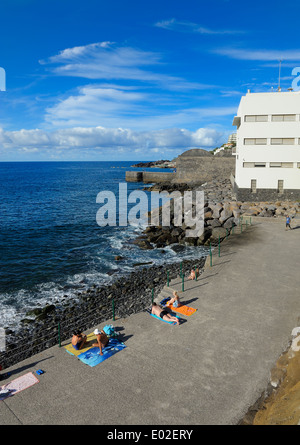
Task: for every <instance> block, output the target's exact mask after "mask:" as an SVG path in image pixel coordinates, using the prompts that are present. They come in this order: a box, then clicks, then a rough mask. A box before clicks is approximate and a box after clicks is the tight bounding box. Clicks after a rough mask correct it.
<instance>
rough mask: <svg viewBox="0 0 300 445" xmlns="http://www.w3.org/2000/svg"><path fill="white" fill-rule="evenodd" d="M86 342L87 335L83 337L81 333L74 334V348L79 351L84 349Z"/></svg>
mask: <svg viewBox="0 0 300 445" xmlns="http://www.w3.org/2000/svg"><path fill="white" fill-rule="evenodd" d="M86 340H87V336H86V335H83V334H82V333H81V332H80V331H76V332H74V334H73V337H72V345H73V348H74V349H76V350H77V351H78V350H79V349H82V348H83V346H84V345H85V343H86Z"/></svg>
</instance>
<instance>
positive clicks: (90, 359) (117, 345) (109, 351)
mask: <svg viewBox="0 0 300 445" xmlns="http://www.w3.org/2000/svg"><path fill="white" fill-rule="evenodd" d="M124 348H126V345H125V344H124V343H123V342H122V341H120V340H118V339H117V338H111V339H110V340H109V343H108V345H107V346H105V347H104V348H102V353H103V355H100V351H99V348H98V347H93V348H90V349H88V350H87V351H85V352H82V353H81V354H79V355H78V356H77V357H78V358H79V360H81V361H82V362H83V363H85V364H86V365H89V366H92V367H93V366H96V365H98V364H99V363H102V362H104V360H106V359H108V358H109V357H111V356H113V355H115V354H116V353H117V352H119V351H122V350H123V349H124Z"/></svg>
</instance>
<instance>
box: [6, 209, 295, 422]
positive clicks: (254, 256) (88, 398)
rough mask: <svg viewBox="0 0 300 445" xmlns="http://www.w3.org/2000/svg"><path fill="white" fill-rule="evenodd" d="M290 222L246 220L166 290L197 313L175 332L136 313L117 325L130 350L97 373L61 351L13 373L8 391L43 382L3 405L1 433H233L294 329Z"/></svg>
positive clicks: (41, 356)
mask: <svg viewBox="0 0 300 445" xmlns="http://www.w3.org/2000/svg"><path fill="white" fill-rule="evenodd" d="M293 223H294V225H296V220H294V221H293ZM297 223H298V229H296V230H290V231H285V223H284V219H269V218H268V219H267V218H265V219H264V218H256V219H254V218H252V225H251V226H250V227H249V226H248V228H247V230H245V226H244V227H243V232H242V233H235V234H234V235H232V236H230V237H229V239H228V240H226V241H224V242H223V243H222V244H221V256H220V258H219V257H218V252H217V251H215V252H214V255H213V266H212V267H210V265H209V262H208V265H207V267H206V269H205V272H204V273H203V274H202V275H201V276H200V277H199V279H198V280H197V281H193V282H191V281H186V282H185V291H184V293H181V282H180V280H179V279H177V280H173V281H171V283H170V287H171V288H174V289H178V290H179V293H180V295H181V297H182V299H183V300H184V301H186V302H187V303H189V304H190V305H191V306H193V307H195V308H197V309H198V311H197V312H196V313H195V314H194V315H192V316H191V317H186V318H187V321H186V322H185V323H183V324H182V325H180V326H170V325H168V324H166V323H163V322H161V321H159V320H156V319H155V318H153V317H151V316H149V315H148V314H147V313H145V312H144V313H139V314H135V315H132V316H130V317H128V318H126V319H118V320H116V321H115V322H114V325H115V326H116V327H117V328H122V329H123V330H122V331H120V332H121V333H122V334H124V341H125V343H126V346H127V347H126V348H125V349H124V350H123V351H121V352H119V353H118V354H116V355H115V356H113V357H111V358H109V359H108V360H106V361H105V362H103V363H102V364H100V365H97V366H96V367H94V368H91V367H89V366H87V365H84V364H83V363H82V362H80V361H79V360H78V359H77V358H75V357H72V356H71V355H69V354H68V353H67V352H66V351H65V349H64V348H63V347H61V348H59V347H58V346H56V347H53V348H50V349H48V350H46V351H44V352H42V353H40V354H38V355H35V356H33V357H31V358H30V359H27V360H26V361H23V362H21V363H19V364H17V365H15V366H13V367H12V368H11V369H10V370H11V371H13V375H12V376H11V377H10V379H8V380H7V381H6V382H8V381H10V380H12V379H13V378H16V377H19V376H21V375H23V374H25V373H26V372H28V371H33V372H34V371H35V370H37V369H39V368H42V369H43V370H45V374H43V375H41V376H39V380H40V382H39V383H38V384H36V385H34V386H32V387H30V388H28V389H26V390H24V391H22V392H20V393H18V394H16V395H15V396H13V397H10V398H8V399H6V400H5V401H3V402H0V424H1V425H6V424H52V425H53V424H72V425H75V424H99V425H100V424H104V425H202V424H210V425H214V424H218V425H222V424H227V425H228V424H236V423H237V422H238V421H239V420H240V419H241V418H242V416H243V415H244V414H245V413H246V411H247V409H248V408H249V406H250V405H251V404H253V403H254V402H255V401H256V399H257V398H258V397H259V396H260V395H261V393H262V391H263V390H264V389H265V388H266V387H267V383H268V380H269V376H270V369H271V368H272V366H273V365H274V364H275V362H276V360H277V358H278V357H279V356H280V354H281V353H282V352H283V351H284V350H285V349H286V347H287V346H288V341H289V339H290V334H291V331H292V329H293V328H294V327H295V326H297V322H298V316H299V315H300V299H299V293H300V292H299V289H300V274H299V239H300V219H297ZM236 232H240V229H238V228H237V229H236ZM100 327H103V325H102V326H100ZM1 383H2V384H3V382H1ZM4 383H5V382H4Z"/></svg>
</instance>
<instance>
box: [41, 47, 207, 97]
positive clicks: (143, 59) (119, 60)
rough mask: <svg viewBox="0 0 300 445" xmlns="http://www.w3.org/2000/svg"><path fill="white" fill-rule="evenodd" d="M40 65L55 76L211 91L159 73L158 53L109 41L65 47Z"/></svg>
mask: <svg viewBox="0 0 300 445" xmlns="http://www.w3.org/2000/svg"><path fill="white" fill-rule="evenodd" d="M40 63H41V64H43V65H47V66H49V69H50V70H51V72H52V73H54V74H55V75H59V76H69V77H82V78H85V79H90V80H91V79H92V80H102V79H105V80H106V81H112V80H116V79H118V80H119V79H121V80H125V81H135V82H142V83H145V82H146V83H150V84H152V85H156V86H163V87H164V88H167V89H169V90H192V89H206V88H212V85H205V84H201V83H198V82H188V81H186V80H185V79H183V78H180V77H177V76H172V75H167V74H164V73H161V72H159V71H158V68H160V67H161V66H163V65H164V63H163V61H162V55H161V54H159V53H155V52H152V51H143V50H140V49H136V48H131V47H124V46H123V47H122V46H119V47H117V46H116V45H115V44H113V43H112V42H98V43H92V44H88V45H85V46H77V47H74V48H67V49H64V50H62V51H60V53H59V54H57V55H54V56H52V57H49V58H48V59H45V60H41V61H40ZM54 65H56V66H54ZM150 67H152V70H151V69H149V68H150Z"/></svg>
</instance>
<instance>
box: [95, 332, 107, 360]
mask: <svg viewBox="0 0 300 445" xmlns="http://www.w3.org/2000/svg"><path fill="white" fill-rule="evenodd" d="M94 334H95V335H96V340H97V343H94V344H93V346H99V349H100V355H103V352H102V348H105V346H107V345H108V342H109V338H108V337H107V335H106V334H105V332H104V331H102V330H101V331H99V329H95V330H94Z"/></svg>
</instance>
